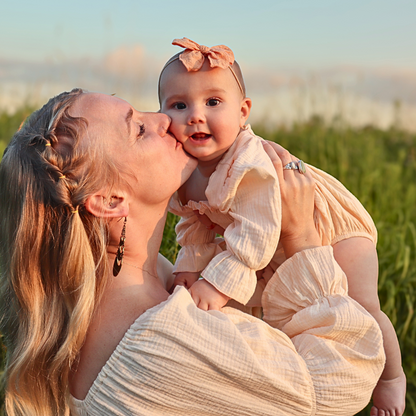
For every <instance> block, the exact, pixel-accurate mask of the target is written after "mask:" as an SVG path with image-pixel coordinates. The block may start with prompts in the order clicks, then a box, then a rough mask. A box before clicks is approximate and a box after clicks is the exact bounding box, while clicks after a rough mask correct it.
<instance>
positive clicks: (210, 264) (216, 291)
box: [159, 38, 406, 416]
mask: <svg viewBox="0 0 416 416" xmlns="http://www.w3.org/2000/svg"><path fill="white" fill-rule="evenodd" d="M173 44H174V45H178V46H181V47H183V48H185V51H184V52H182V53H180V54H177V55H175V56H173V57H172V58H171V59H170V60H169V61H168V62H167V63H166V65H165V66H164V68H163V69H162V72H161V74H160V78H159V101H160V106H161V111H162V112H163V113H165V114H167V115H169V116H170V117H171V118H172V124H171V127H170V131H171V133H172V134H174V135H175V137H176V138H177V140H179V141H180V142H181V143H182V144H183V146H184V148H185V150H186V151H187V152H188V153H190V154H191V155H193V156H194V157H196V158H197V159H198V161H199V163H198V167H197V169H196V170H195V171H194V173H193V174H192V176H191V177H190V178H189V180H188V181H187V182H186V183H185V184H184V185H183V186H182V187H181V188H180V189H179V191H178V192H177V194H176V195H175V196H174V197H173V198H172V201H171V204H170V210H171V211H172V212H173V213H175V214H177V215H180V216H181V217H182V218H181V220H180V221H179V223H178V225H177V227H176V232H177V239H178V243H179V244H180V245H181V247H182V248H181V250H180V252H179V254H178V258H177V261H176V263H175V268H174V271H175V274H176V278H175V284H176V285H184V286H186V287H187V288H188V289H189V290H190V293H191V295H192V297H193V299H194V301H195V303H196V304H197V305H198V306H199V307H200V308H202V309H205V310H208V309H220V308H221V307H223V306H224V305H225V304H226V303H227V302H228V300H229V299H234V300H236V301H237V302H239V303H242V304H247V303H248V302H249V300H250V298H252V296H253V294H254V292H255V289H256V287H257V289H259V288H261V287H262V285H261V282H263V285H264V284H265V283H267V280H268V278H270V275H271V272H270V270H276V268H277V267H278V266H279V265H280V264H282V263H283V262H284V261H285V259H286V258H285V255H284V252H283V250H282V248H281V247H280V246H279V235H280V220H281V209H280V192H279V183H278V180H277V176H276V172H275V170H274V168H273V165H272V163H271V161H270V159H269V157H268V156H267V154H266V152H265V151H264V149H263V145H262V140H263V139H261V138H260V137H258V136H256V135H255V134H254V133H253V131H252V130H251V128H250V126H249V125H246V121H247V119H248V116H249V114H250V110H251V100H250V99H249V98H248V97H246V93H245V86H244V80H243V77H242V73H241V70H240V67H239V65H238V64H237V62H235V61H234V54H233V52H232V51H231V50H230V49H229V48H227V47H226V46H223V45H220V46H216V47H212V48H208V47H206V46H202V45H198V44H197V43H195V42H193V41H190V40H189V39H186V38H183V39H176V40H174V42H173ZM284 169H296V170H297V172H295V174H303V173H305V169H308V170H310V171H311V173H312V176H313V178H314V179H315V182H316V191H315V211H314V218H315V224H316V227H317V230H318V232H319V234H320V236H321V238H322V243H323V244H326V245H328V244H331V245H332V246H333V248H334V254H335V258H336V259H337V261H338V262H339V264H340V266H341V267H342V268H343V269H344V271H345V273H346V275H347V279H348V284H349V294H350V296H351V297H353V298H355V299H356V300H357V301H358V302H359V303H361V304H362V305H363V306H364V307H365V308H366V309H367V310H368V311H369V312H370V313H371V314H372V315H373V316H374V318H375V319H376V320H377V322H378V323H379V325H380V327H381V329H382V332H383V337H384V343H385V351H386V356H387V362H386V368H385V370H384V372H383V375H382V377H381V379H380V381H379V384H378V385H377V387H376V389H375V391H374V394H373V401H374V407H373V409H372V413H371V414H372V415H380V416H381V415H382V414H383V413H382V412H383V411H390V414H395V415H401V414H402V413H403V411H404V396H405V390H406V378H405V375H404V372H403V370H402V367H401V356H400V349H399V345H398V341H397V337H396V334H395V331H394V328H393V326H392V324H391V322H390V321H389V319H388V318H387V316H386V315H385V314H384V313H382V312H381V311H380V306H379V300H378V295H377V275H378V269H377V267H378V266H377V255H376V251H375V244H376V239H377V232H376V229H375V226H374V223H373V221H372V219H371V217H370V216H369V214H368V213H367V211H366V210H365V209H364V208H363V206H362V205H361V204H360V203H359V201H358V200H357V199H356V198H355V197H354V196H353V195H352V194H351V193H350V192H348V191H347V190H346V188H345V187H344V186H343V185H342V184H340V183H339V182H338V181H337V180H336V179H334V178H333V177H332V176H330V175H328V174H326V173H324V172H322V171H320V170H318V169H316V168H314V167H312V166H309V165H308V166H307V167H306V166H305V164H304V163H303V162H302V161H297V160H294V161H293V162H291V163H289V164H288V165H286V166H285V167H284ZM198 214H199V215H198ZM200 215H206V216H207V217H208V218H209V220H210V221H211V222H212V224H218V225H219V226H221V227H222V228H224V229H225V232H224V240H219V239H217V238H216V233H215V230H214V228H213V226H206V225H204V223H203V222H201V221H200V220H199V216H200ZM205 224H206V223H205ZM210 224H211V223H210ZM266 266H267V267H266ZM259 270H263V272H260V274H262V275H261V276H260V280H259V282H258V279H257V275H256V272H257V271H259ZM200 276H202V279H200ZM258 283H259V284H258ZM263 287H264V286H263ZM257 295H261V289H260V293H257ZM250 304H252V305H254V304H255V302H253V300H252V301H251V302H250ZM379 410H380V411H381V412H380V413H379Z"/></svg>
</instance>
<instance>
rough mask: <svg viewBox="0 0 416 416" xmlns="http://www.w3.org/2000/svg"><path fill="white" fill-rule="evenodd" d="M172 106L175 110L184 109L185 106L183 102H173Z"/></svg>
mask: <svg viewBox="0 0 416 416" xmlns="http://www.w3.org/2000/svg"><path fill="white" fill-rule="evenodd" d="M173 108H176V109H177V110H184V109H185V108H186V105H185V103H175V104H173Z"/></svg>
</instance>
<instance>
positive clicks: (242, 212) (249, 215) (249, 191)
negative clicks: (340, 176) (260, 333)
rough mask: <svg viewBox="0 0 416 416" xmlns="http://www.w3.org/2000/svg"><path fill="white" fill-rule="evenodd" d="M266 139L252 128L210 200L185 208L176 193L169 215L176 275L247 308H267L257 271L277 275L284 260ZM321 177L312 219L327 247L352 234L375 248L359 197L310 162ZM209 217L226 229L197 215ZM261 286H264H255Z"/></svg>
mask: <svg viewBox="0 0 416 416" xmlns="http://www.w3.org/2000/svg"><path fill="white" fill-rule="evenodd" d="M262 141H263V139H262V138H261V137H259V136H256V135H255V134H254V132H253V131H252V130H251V128H250V126H247V127H246V129H245V130H243V131H242V132H241V133H240V134H239V135H238V137H237V139H236V140H235V142H234V143H233V145H232V146H231V147H230V149H228V151H227V152H226V153H225V154H224V156H223V158H222V159H221V161H220V162H219V163H218V165H217V168H216V170H215V172H214V173H213V174H212V175H211V177H210V179H209V182H208V186H207V189H206V191H205V195H206V197H207V200H206V201H188V203H187V204H186V205H183V204H182V203H181V202H180V200H179V197H178V195H177V194H175V195H174V196H173V197H172V199H171V201H170V205H169V210H170V211H171V212H172V213H174V214H176V215H179V216H180V217H181V219H180V221H179V223H178V224H177V226H176V235H177V241H178V243H179V245H180V246H181V250H180V251H179V253H178V257H177V259H176V262H175V266H174V272H175V273H177V272H200V273H201V275H202V276H203V277H204V279H206V280H207V281H208V282H209V283H211V284H212V285H213V286H214V287H216V288H217V289H218V290H219V291H220V292H222V293H224V294H226V295H227V296H229V297H231V298H232V299H234V300H236V301H237V302H239V303H241V304H247V302H248V301H249V300H250V305H251V306H261V305H260V302H259V300H260V296H261V293H257V296H256V299H253V297H252V296H253V294H254V291H255V288H256V284H257V276H256V271H257V270H260V269H263V268H264V267H265V266H266V265H267V264H269V263H270V266H271V268H272V269H273V270H276V269H277V268H278V267H279V266H280V265H281V264H282V263H283V262H284V261H285V260H286V257H285V255H284V251H283V247H282V246H281V244H280V243H279V236H280V227H281V224H280V222H281V199H280V188H279V184H278V180H277V175H276V172H275V170H274V167H273V165H272V163H271V161H270V159H269V157H268V155H267V154H266V152H265V151H264V149H263V146H262V144H261V143H262ZM307 169H309V171H310V172H311V174H312V176H313V178H314V179H315V183H316V186H315V199H314V222H315V226H316V229H317V230H318V233H319V235H320V237H321V241H322V244H323V245H334V244H336V243H337V242H339V241H341V240H344V239H347V238H351V237H365V238H368V239H370V240H371V241H373V242H374V244H376V242H377V230H376V227H375V225H374V222H373V220H372V218H371V216H370V215H369V214H368V212H367V211H366V210H365V208H364V207H363V206H362V204H361V203H360V202H359V201H358V199H357V198H356V197H355V196H354V195H353V194H351V192H349V191H348V190H347V189H346V188H345V186H344V185H342V184H341V183H340V182H339V181H338V180H337V179H335V178H334V177H332V176H331V175H329V174H327V173H325V172H323V171H321V170H319V169H317V168H315V167H313V166H311V165H307ZM195 210H197V211H199V213H200V214H205V215H207V216H208V217H209V219H210V220H211V221H212V222H214V223H216V224H219V225H220V226H221V227H223V228H224V229H225V233H224V240H221V239H218V238H216V235H215V233H214V232H213V231H212V230H208V229H207V228H206V227H205V226H204V225H203V224H202V223H201V222H200V221H199V220H198V218H197V216H196V215H195V213H194V211H195ZM257 288H258V287H257Z"/></svg>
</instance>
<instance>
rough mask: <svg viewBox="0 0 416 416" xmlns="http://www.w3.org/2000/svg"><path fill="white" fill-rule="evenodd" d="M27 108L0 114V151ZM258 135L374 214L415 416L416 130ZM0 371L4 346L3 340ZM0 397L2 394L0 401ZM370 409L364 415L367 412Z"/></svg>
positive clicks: (383, 293)
mask: <svg viewBox="0 0 416 416" xmlns="http://www.w3.org/2000/svg"><path fill="white" fill-rule="evenodd" d="M28 113H29V109H22V110H20V111H18V112H17V113H16V114H13V115H7V114H4V113H3V114H0V150H1V151H3V148H4V147H5V145H6V144H7V141H8V140H9V139H10V137H11V136H12V133H13V132H14V131H15V130H16V129H17V127H18V126H19V125H20V123H21V121H22V120H23V119H24V118H25V116H26V115H27V114H28ZM254 130H255V131H256V133H257V134H259V135H261V136H263V137H264V138H267V139H269V140H275V141H277V142H278V143H280V144H281V145H283V146H284V147H286V148H287V149H289V150H290V151H291V152H292V153H293V154H295V155H296V156H297V157H299V158H301V159H303V160H304V161H305V162H308V163H311V164H312V165H315V166H317V167H319V168H321V169H323V170H325V171H327V172H329V173H330V174H332V175H333V176H335V177H336V178H338V179H339V180H340V181H341V182H342V183H344V184H345V186H346V187H347V188H348V189H349V190H350V191H351V192H352V193H354V194H355V195H356V196H357V197H358V198H359V199H360V201H361V202H362V203H363V204H364V206H365V207H366V208H367V210H368V211H369V213H370V215H371V216H372V217H373V219H374V221H375V223H376V226H377V229H378V232H379V241H378V247H377V249H378V254H379V260H380V277H379V296H380V301H381V306H382V309H383V310H384V312H385V313H386V314H387V315H388V316H389V317H390V319H391V321H392V322H393V324H394V326H395V328H396V332H397V336H398V338H399V341H400V345H401V350H402V357H403V367H404V370H405V372H406V376H407V382H408V386H407V388H408V391H407V398H406V399H407V403H406V405H407V406H406V412H405V414H406V416H416V360H415V358H414V357H416V316H415V312H414V305H415V303H416V180H415V178H416V134H411V133H409V132H406V131H403V130H401V129H400V128H397V127H392V128H391V129H389V130H380V129H377V128H374V127H371V126H369V127H366V128H363V129H356V128H352V127H349V126H346V125H343V124H342V122H341V121H340V120H338V121H337V122H334V123H333V124H332V125H327V124H325V123H323V122H322V120H321V119H319V118H317V117H314V118H312V119H311V120H310V121H308V122H305V123H301V124H296V125H294V126H292V127H291V128H283V127H281V128H276V129H275V130H272V131H271V130H265V129H263V128H262V127H261V126H257V127H256V126H254ZM176 220H177V219H176V218H175V217H174V216H173V215H169V217H168V221H167V224H166V228H165V235H164V241H163V244H162V247H161V252H162V253H163V254H164V255H165V256H166V257H168V258H169V259H170V260H171V261H174V259H175V258H176V255H177V252H178V247H177V245H176V243H175V235H174V226H175V224H176ZM0 350H1V355H0V369H2V368H3V365H4V354H5V351H4V347H3V346H2V345H1V343H0ZM0 400H1V399H0ZM369 408H370V406H368V407H367V408H366V409H365V410H363V411H362V412H361V413H360V414H361V415H369V414H370V413H369Z"/></svg>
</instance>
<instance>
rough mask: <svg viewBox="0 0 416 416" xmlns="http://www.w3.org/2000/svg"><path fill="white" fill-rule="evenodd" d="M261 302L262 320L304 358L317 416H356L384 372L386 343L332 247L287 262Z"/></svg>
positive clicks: (273, 279)
mask: <svg viewBox="0 0 416 416" xmlns="http://www.w3.org/2000/svg"><path fill="white" fill-rule="evenodd" d="M262 303H263V312H264V317H263V319H264V321H266V322H267V323H269V324H270V325H271V326H273V327H274V328H278V329H280V330H281V331H283V332H284V333H285V334H286V335H288V336H289V338H290V339H291V341H292V342H293V344H294V346H295V347H296V350H297V351H298V353H299V354H300V355H301V356H302V357H303V359H304V360H305V363H306V365H307V367H308V370H309V373H310V375H311V378H312V382H313V386H314V389H315V397H316V414H325V415H336V414H338V412H339V414H344V415H346V414H351V415H352V414H355V413H356V412H357V411H358V410H360V409H362V408H364V407H365V406H366V405H367V403H368V402H369V400H370V397H371V392H372V389H373V388H374V386H375V383H376V382H377V380H378V378H379V377H380V374H381V371H382V370H383V365H384V362H385V355H384V350H383V347H382V346H383V342H382V337H381V333H380V328H379V327H378V325H377V323H376V321H375V320H374V318H373V317H372V316H371V315H370V314H369V313H368V312H367V311H366V310H365V309H364V308H363V307H362V306H361V305H359V304H358V303H357V302H356V301H354V300H353V299H352V298H350V297H349V296H348V288H347V279H346V276H345V274H344V272H343V271H342V270H341V268H340V266H339V265H338V263H337V262H336V261H335V259H334V257H333V249H332V247H331V246H324V247H318V248H315V249H310V250H304V251H302V252H300V253H297V254H295V255H294V256H293V257H291V258H290V259H288V260H286V261H285V262H284V263H283V264H282V265H281V266H280V267H279V268H278V269H277V271H276V273H275V274H274V275H273V277H272V278H271V279H270V281H269V282H268V284H267V286H266V289H265V291H264V292H263V297H262ZM364 392H366V393H365V394H364ZM341 409H343V410H341Z"/></svg>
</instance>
